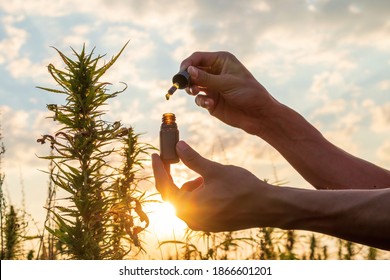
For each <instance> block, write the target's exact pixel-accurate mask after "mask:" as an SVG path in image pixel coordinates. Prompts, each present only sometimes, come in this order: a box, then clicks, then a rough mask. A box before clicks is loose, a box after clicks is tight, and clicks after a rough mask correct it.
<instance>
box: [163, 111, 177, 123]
mask: <svg viewBox="0 0 390 280" xmlns="http://www.w3.org/2000/svg"><path fill="white" fill-rule="evenodd" d="M175 121H176V116H175V114H174V113H164V114H163V116H162V122H163V124H174V123H175Z"/></svg>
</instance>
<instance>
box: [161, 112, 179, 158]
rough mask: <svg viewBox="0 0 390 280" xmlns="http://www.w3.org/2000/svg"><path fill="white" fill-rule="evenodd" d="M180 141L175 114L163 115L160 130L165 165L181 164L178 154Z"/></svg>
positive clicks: (162, 156)
mask: <svg viewBox="0 0 390 280" xmlns="http://www.w3.org/2000/svg"><path fill="white" fill-rule="evenodd" d="M178 141H179V130H178V128H177V124H176V116H175V114H173V113H165V114H163V117H162V124H161V129H160V157H161V159H162V160H163V161H164V163H169V164H171V163H177V162H179V157H178V155H177V153H176V144H177V142H178Z"/></svg>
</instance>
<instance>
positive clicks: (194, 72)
mask: <svg viewBox="0 0 390 280" xmlns="http://www.w3.org/2000/svg"><path fill="white" fill-rule="evenodd" d="M187 71H188V73H189V74H190V76H191V78H193V79H196V78H197V77H198V69H196V68H195V67H194V66H190V67H188V70H187Z"/></svg>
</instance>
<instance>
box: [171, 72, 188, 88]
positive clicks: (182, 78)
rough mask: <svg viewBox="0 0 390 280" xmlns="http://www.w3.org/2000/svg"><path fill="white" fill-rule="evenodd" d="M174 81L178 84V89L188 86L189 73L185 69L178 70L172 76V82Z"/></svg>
mask: <svg viewBox="0 0 390 280" xmlns="http://www.w3.org/2000/svg"><path fill="white" fill-rule="evenodd" d="M175 83H177V84H178V85H179V89H183V88H186V87H188V86H189V84H190V74H188V72H187V71H186V70H183V71H180V72H179V73H177V74H176V75H175V76H173V78H172V84H175Z"/></svg>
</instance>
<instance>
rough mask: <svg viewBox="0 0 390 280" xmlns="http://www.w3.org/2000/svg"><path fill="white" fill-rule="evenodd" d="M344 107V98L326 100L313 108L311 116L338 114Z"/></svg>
mask: <svg viewBox="0 0 390 280" xmlns="http://www.w3.org/2000/svg"><path fill="white" fill-rule="evenodd" d="M345 107H346V101H345V99H331V100H328V101H326V102H325V104H324V105H323V106H322V107H320V108H318V109H315V110H314V112H313V114H312V118H314V117H317V116H322V115H329V114H338V113H341V112H343V111H344V110H345Z"/></svg>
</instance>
